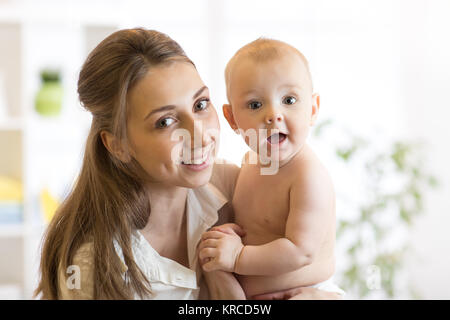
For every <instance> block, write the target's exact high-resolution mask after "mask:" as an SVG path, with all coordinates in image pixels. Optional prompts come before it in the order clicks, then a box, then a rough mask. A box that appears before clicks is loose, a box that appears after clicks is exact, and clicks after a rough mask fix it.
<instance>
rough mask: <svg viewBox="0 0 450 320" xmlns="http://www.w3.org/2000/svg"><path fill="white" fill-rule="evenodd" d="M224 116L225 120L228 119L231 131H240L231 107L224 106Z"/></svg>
mask: <svg viewBox="0 0 450 320" xmlns="http://www.w3.org/2000/svg"><path fill="white" fill-rule="evenodd" d="M222 111H223V115H224V116H225V119H227V121H228V124H229V125H230V127H231V129H233V130H234V131H236V130H237V129H238V126H237V125H236V122H235V121H234V116H233V109H232V108H231V105H229V104H224V105H223V107H222Z"/></svg>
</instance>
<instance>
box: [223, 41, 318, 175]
mask: <svg viewBox="0 0 450 320" xmlns="http://www.w3.org/2000/svg"><path fill="white" fill-rule="evenodd" d="M286 51H287V50H286ZM229 80H230V87H229V89H230V91H229V92H230V103H231V106H229V105H225V106H224V113H225V117H226V118H227V120H228V122H229V123H230V125H231V127H232V128H233V129H237V128H239V129H240V130H241V133H242V131H243V132H244V133H245V132H249V131H247V130H249V129H253V131H256V132H257V141H258V142H257V146H255V143H252V141H251V139H250V138H249V136H247V135H244V139H245V141H246V143H247V144H248V145H249V146H250V148H252V149H253V150H254V151H255V152H257V153H258V154H260V152H261V151H262V150H264V149H265V150H264V151H265V152H266V154H267V155H268V156H271V148H273V150H275V149H276V150H278V158H279V159H278V160H279V162H280V166H283V165H284V164H285V163H287V162H288V161H289V160H290V159H291V158H292V157H294V156H295V155H296V154H297V153H298V152H299V151H300V150H301V149H302V147H303V146H304V144H305V141H306V138H307V136H308V132H309V128H310V126H311V125H313V123H314V121H315V118H316V117H317V111H318V108H319V96H318V95H317V94H314V95H313V94H312V85H311V80H310V78H309V74H308V70H307V67H306V65H305V64H304V62H303V60H302V59H301V58H300V57H299V56H298V55H296V54H295V53H293V52H290V51H287V52H285V53H283V55H282V56H281V57H279V58H275V59H271V60H268V61H265V62H262V63H261V62H260V63H257V62H255V61H253V60H252V59H248V58H242V60H240V61H238V62H237V63H236V65H235V66H234V69H233V72H232V74H231V78H230V79H229ZM260 129H262V130H263V131H260ZM274 129H275V130H274ZM264 130H267V131H266V134H261V132H265V131H264ZM276 130H279V134H276V133H275V134H274V132H276ZM251 131H252V130H251ZM262 148H264V149H262Z"/></svg>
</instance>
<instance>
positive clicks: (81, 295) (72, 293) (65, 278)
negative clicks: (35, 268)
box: [58, 242, 94, 300]
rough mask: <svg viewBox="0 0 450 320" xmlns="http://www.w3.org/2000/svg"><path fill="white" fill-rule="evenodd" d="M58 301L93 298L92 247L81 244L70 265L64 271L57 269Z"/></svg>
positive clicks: (90, 243) (91, 244) (88, 243)
mask: <svg viewBox="0 0 450 320" xmlns="http://www.w3.org/2000/svg"><path fill="white" fill-rule="evenodd" d="M58 285H59V299H63V300H67V299H69V300H74V299H83V300H86V299H93V298H94V245H93V243H92V242H86V243H84V244H82V245H81V246H80V247H79V248H78V249H77V250H76V252H75V254H74V256H73V258H72V264H71V265H69V266H68V267H67V269H66V270H63V268H62V267H61V266H60V267H59V274H58Z"/></svg>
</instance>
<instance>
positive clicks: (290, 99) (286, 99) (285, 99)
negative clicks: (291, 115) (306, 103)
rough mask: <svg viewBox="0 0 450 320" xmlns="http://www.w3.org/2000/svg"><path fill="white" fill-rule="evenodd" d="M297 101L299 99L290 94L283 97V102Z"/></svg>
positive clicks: (292, 102) (291, 102)
mask: <svg viewBox="0 0 450 320" xmlns="http://www.w3.org/2000/svg"><path fill="white" fill-rule="evenodd" d="M296 102H297V99H295V98H294V97H292V96H289V97H286V98H284V99H283V103H284V104H294V103H296Z"/></svg>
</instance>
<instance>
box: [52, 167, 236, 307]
mask: <svg viewBox="0 0 450 320" xmlns="http://www.w3.org/2000/svg"><path fill="white" fill-rule="evenodd" d="M238 174H239V167H238V166H236V165H234V164H231V163H215V164H214V168H213V175H212V178H211V180H210V182H209V183H208V184H206V185H204V186H202V187H199V188H196V189H188V193H187V202H186V219H187V220H186V225H187V235H188V243H187V248H188V259H189V268H187V267H185V266H183V265H182V264H180V263H178V262H176V261H174V260H172V259H169V258H166V257H163V256H161V255H159V253H158V252H157V251H156V250H155V249H154V248H153V247H152V246H151V245H150V243H149V242H148V241H147V240H146V239H145V238H144V236H143V235H142V234H141V233H140V232H139V231H137V232H136V233H135V234H134V235H133V236H132V250H133V255H134V259H135V261H136V263H137V265H138V266H139V268H140V269H141V270H142V272H143V273H144V274H145V276H146V277H147V279H148V280H149V282H150V286H151V288H150V290H151V291H152V294H151V295H150V296H148V297H146V298H147V299H197V298H198V297H199V294H200V287H202V291H204V290H206V286H205V284H204V281H202V278H201V275H202V272H201V268H200V266H199V264H198V252H197V245H198V243H199V241H200V237H201V235H202V234H203V233H204V232H205V231H206V230H207V229H209V228H210V227H212V226H213V225H214V224H216V223H218V221H219V215H218V211H219V209H221V208H222V207H223V206H224V205H225V204H226V203H227V202H228V201H230V200H231V197H232V195H233V192H234V186H235V183H236V179H237V176H238ZM223 218H225V217H223ZM223 218H222V219H220V220H222V222H225V221H226V220H227V218H225V219H223ZM114 245H115V249H116V252H117V254H118V256H119V257H120V259H121V260H122V263H123V271H124V274H123V275H124V279H125V272H126V271H127V267H126V265H125V263H124V259H123V254H122V250H121V248H120V246H119V245H118V244H117V243H116V242H115V243H114ZM89 253H92V244H85V245H83V246H82V247H80V249H78V251H77V253H76V254H75V257H74V259H73V264H74V265H79V266H80V270H81V286H80V289H76V288H74V289H68V288H67V286H66V285H65V281H60V282H59V284H60V285H59V287H60V295H59V296H60V298H62V299H77V298H80V299H89V298H91V297H93V281H94V279H93V275H92V267H93V264H92V254H89ZM83 273H84V274H83ZM62 276H63V274H62V273H61V270H60V279H66V278H67V275H66V276H65V277H62ZM207 295H208V294H207V293H202V296H203V297H207ZM136 298H138V297H137V296H136Z"/></svg>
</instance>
